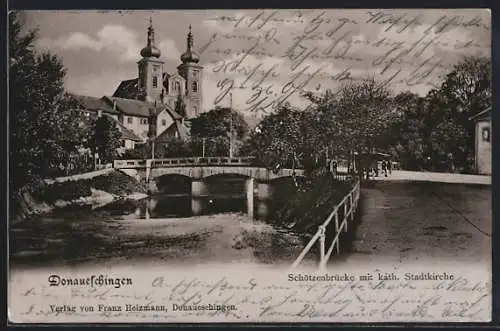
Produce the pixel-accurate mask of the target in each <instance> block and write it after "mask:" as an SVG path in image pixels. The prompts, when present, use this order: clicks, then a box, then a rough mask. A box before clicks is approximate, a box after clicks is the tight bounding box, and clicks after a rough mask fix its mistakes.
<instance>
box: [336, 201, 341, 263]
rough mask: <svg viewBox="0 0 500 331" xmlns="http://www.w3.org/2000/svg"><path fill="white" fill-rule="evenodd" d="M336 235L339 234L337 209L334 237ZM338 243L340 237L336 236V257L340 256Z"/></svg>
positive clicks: (337, 212)
mask: <svg viewBox="0 0 500 331" xmlns="http://www.w3.org/2000/svg"><path fill="white" fill-rule="evenodd" d="M337 233H339V211H338V209H335V235H337ZM339 242H340V235H339V236H337V242H336V243H335V248H336V250H337V255H339V254H340V245H339Z"/></svg>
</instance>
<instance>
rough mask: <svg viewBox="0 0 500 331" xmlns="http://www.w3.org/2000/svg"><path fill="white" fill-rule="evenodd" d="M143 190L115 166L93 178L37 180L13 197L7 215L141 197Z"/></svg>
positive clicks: (21, 217) (19, 217)
mask: <svg viewBox="0 0 500 331" xmlns="http://www.w3.org/2000/svg"><path fill="white" fill-rule="evenodd" d="M146 192H147V190H146V186H145V185H144V184H143V183H140V182H137V181H136V180H135V179H133V178H131V177H130V176H128V175H126V174H124V173H122V172H121V171H117V170H113V171H110V172H106V173H104V174H102V175H99V176H96V177H93V178H83V179H76V180H67V181H62V182H59V181H53V182H51V183H41V184H40V186H39V187H38V188H37V189H35V190H34V191H33V192H32V193H29V192H24V193H22V194H19V195H18V196H17V197H15V198H13V199H14V201H12V203H11V206H12V207H11V208H12V209H11V211H10V218H11V220H17V221H19V220H24V219H26V218H29V217H31V216H34V215H40V214H48V213H51V212H53V211H54V210H56V209H60V208H65V207H68V206H91V207H93V208H97V207H101V206H103V205H106V204H108V203H111V202H113V201H116V200H120V199H134V200H136V199H141V198H144V197H146V196H147V194H146Z"/></svg>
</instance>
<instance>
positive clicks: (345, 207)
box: [342, 199, 349, 232]
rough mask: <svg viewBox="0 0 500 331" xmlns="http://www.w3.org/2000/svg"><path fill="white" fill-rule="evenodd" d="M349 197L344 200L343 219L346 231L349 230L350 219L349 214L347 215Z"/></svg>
mask: <svg viewBox="0 0 500 331" xmlns="http://www.w3.org/2000/svg"><path fill="white" fill-rule="evenodd" d="M347 213H348V211H347V199H346V200H345V201H344V219H343V220H342V224H344V232H347V220H348V219H349V215H347Z"/></svg>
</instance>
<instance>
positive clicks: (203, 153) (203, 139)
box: [202, 137, 207, 158]
mask: <svg viewBox="0 0 500 331" xmlns="http://www.w3.org/2000/svg"><path fill="white" fill-rule="evenodd" d="M206 139H207V138H205V137H203V138H202V141H203V148H202V157H203V158H204V157H205V140H206Z"/></svg>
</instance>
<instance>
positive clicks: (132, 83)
mask: <svg viewBox="0 0 500 331" xmlns="http://www.w3.org/2000/svg"><path fill="white" fill-rule="evenodd" d="M138 88H139V78H134V79H128V80H124V81H122V82H121V83H120V85H118V88H117V89H116V91H115V93H113V97H117V98H124V99H134V98H135V97H136V96H137V91H138Z"/></svg>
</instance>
